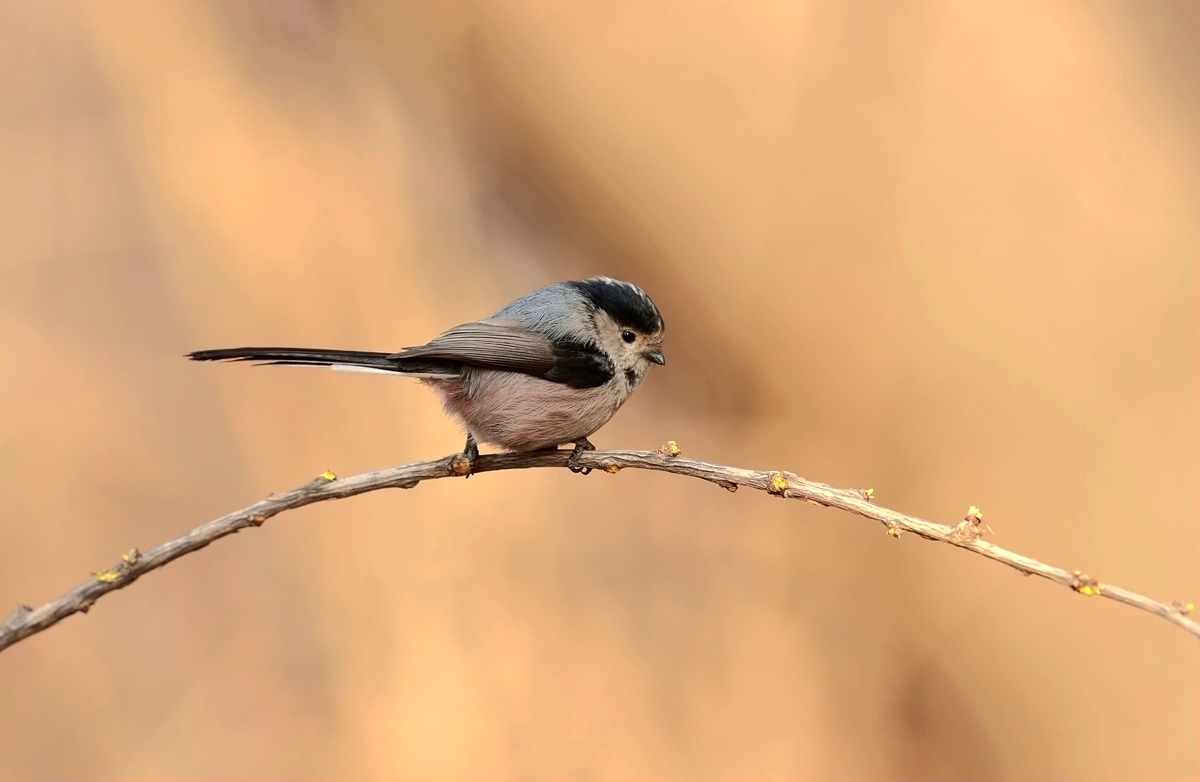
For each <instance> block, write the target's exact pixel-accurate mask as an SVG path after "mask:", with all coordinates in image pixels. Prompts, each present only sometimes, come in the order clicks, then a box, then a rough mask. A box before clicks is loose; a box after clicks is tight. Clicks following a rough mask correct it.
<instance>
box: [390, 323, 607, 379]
mask: <svg viewBox="0 0 1200 782" xmlns="http://www.w3.org/2000/svg"><path fill="white" fill-rule="evenodd" d="M387 358H388V359H389V360H391V361H395V362H396V363H397V364H398V365H399V366H400V368H401V371H403V370H404V369H405V368H406V367H408V366H414V367H415V366H418V365H420V366H428V365H430V364H431V363H432V364H438V365H444V366H446V368H447V369H449V368H450V367H452V366H454V365H456V364H457V365H461V366H467V367H476V368H480V369H495V370H501V371H506V372H521V373H523V374H527V375H533V376H534V377H541V378H544V379H546V380H550V381H552V382H555V383H565V384H566V385H570V386H574V387H576V388H593V387H595V386H599V385H603V384H604V383H606V382H608V380H610V379H611V378H612V376H613V373H614V371H615V370H614V368H613V365H612V361H611V360H609V358H608V357H607V356H605V355H604V353H602V352H601V351H600V349H599V348H597V347H596V346H595V345H594V344H591V343H587V342H582V341H577V340H570V339H566V340H556V341H551V340H550V339H549V338H548V337H546V336H544V335H542V334H539V333H537V332H534V331H530V330H529V329H527V328H525V326H523V325H522V324H521V323H520V322H519V321H516V320H512V319H507V318H491V319H488V320H481V321H475V322H473V323H464V324H463V325H461V326H455V327H454V328H452V329H450V330H449V331H446V332H444V333H442V334H440V335H438V336H437V337H435V338H433V339H432V340H430V341H429V342H427V343H426V344H424V345H418V346H416V347H411V348H405V349H404V350H402V351H400V352H398V353H393V354H391V355H390V356H388V357H387Z"/></svg>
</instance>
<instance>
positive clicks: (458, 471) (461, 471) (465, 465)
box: [450, 453, 471, 475]
mask: <svg viewBox="0 0 1200 782" xmlns="http://www.w3.org/2000/svg"><path fill="white" fill-rule="evenodd" d="M450 474H451V475H470V474H471V460H470V459H468V458H467V456H466V454H462V453H456V454H454V456H452V457H450Z"/></svg>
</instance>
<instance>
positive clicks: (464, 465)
mask: <svg viewBox="0 0 1200 782" xmlns="http://www.w3.org/2000/svg"><path fill="white" fill-rule="evenodd" d="M477 459H479V444H478V443H476V442H475V438H474V437H473V436H472V435H469V434H468V435H467V444H466V445H465V446H463V452H462V453H461V454H459V456H458V458H457V459H455V461H456V462H458V464H456V465H455V472H458V473H459V474H461V475H462V476H463V477H466V478H470V477H471V476H472V475H473V474H474V473H475V462H476V460H477Z"/></svg>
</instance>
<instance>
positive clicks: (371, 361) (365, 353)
mask: <svg viewBox="0 0 1200 782" xmlns="http://www.w3.org/2000/svg"><path fill="white" fill-rule="evenodd" d="M388 355H389V354H387V353H375V352H372V351H369V350H322V349H320V348H221V349H219V350H197V351H195V352H194V353H188V354H187V357H188V358H190V359H191V360H192V361H257V362H260V363H263V364H299V365H303V366H316V367H331V366H342V367H362V368H364V369H374V370H380V371H384V372H406V371H411V370H409V369H408V368H407V367H401V365H400V363H399V362H397V361H396V360H395V359H389V358H388Z"/></svg>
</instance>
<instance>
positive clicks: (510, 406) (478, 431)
mask: <svg viewBox="0 0 1200 782" xmlns="http://www.w3.org/2000/svg"><path fill="white" fill-rule="evenodd" d="M622 380H623V378H622V376H621V375H619V374H618V375H617V376H616V377H615V378H614V379H613V380H612V381H610V382H608V383H605V384H604V385H601V386H596V387H595V388H572V387H570V386H568V385H565V384H563V383H553V382H551V381H549V380H543V379H541V378H537V377H533V376H531V375H523V374H517V373H513V372H499V371H495V370H468V371H467V372H464V374H463V376H462V377H460V378H456V379H453V380H440V379H437V380H427V381H425V382H427V383H428V384H429V385H431V386H433V387H434V388H435V389H436V390H437V391H438V392H439V394H440V395H441V397H442V404H443V405H444V407H445V408H446V412H448V413H449V414H451V415H452V416H454V417H455V418H458V419H459V420H460V421H462V422H463V425H464V426H465V427H466V428H467V430H468V431H469V432H471V434H473V435H475V438H476V439H477V440H479V441H481V442H485V443H490V444H492V445H497V446H500V447H501V448H505V449H507V450H511V451H532V450H538V449H542V448H554V447H557V446H559V445H563V444H566V443H570V442H573V441H575V440H578V439H579V438H581V437H587V436H588V435H590V434H592V433H593V432H595V431H596V430H597V429H599V428H600V427H601V426H604V424H606V423H608V420H609V419H610V418H612V416H613V413H615V412H616V411H617V410H618V409H619V408H620V407H621V405H622V404H624V402H625V400H626V399H627V398H628V397H629V392H630V388H629V386H628V385H627V384H625V383H623V382H621V381H622Z"/></svg>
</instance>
